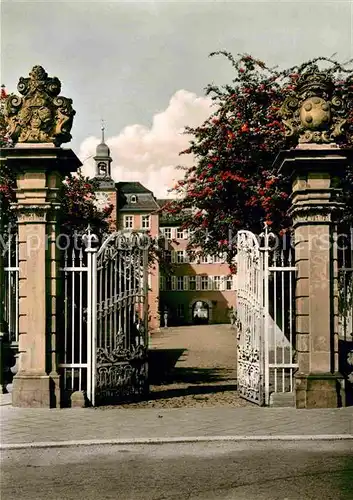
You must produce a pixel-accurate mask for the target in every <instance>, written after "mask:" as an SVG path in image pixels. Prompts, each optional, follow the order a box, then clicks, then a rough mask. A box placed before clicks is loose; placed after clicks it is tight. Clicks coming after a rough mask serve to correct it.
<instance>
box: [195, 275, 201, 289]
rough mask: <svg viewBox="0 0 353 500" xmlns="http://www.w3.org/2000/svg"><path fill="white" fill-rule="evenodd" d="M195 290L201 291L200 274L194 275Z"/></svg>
mask: <svg viewBox="0 0 353 500" xmlns="http://www.w3.org/2000/svg"><path fill="white" fill-rule="evenodd" d="M196 291H197V292H199V291H201V276H196Z"/></svg>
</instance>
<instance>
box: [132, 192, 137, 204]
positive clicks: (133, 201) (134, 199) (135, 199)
mask: <svg viewBox="0 0 353 500" xmlns="http://www.w3.org/2000/svg"><path fill="white" fill-rule="evenodd" d="M130 201H131V203H136V202H137V198H136V196H135V195H134V194H133V195H132V196H131V198H130Z"/></svg>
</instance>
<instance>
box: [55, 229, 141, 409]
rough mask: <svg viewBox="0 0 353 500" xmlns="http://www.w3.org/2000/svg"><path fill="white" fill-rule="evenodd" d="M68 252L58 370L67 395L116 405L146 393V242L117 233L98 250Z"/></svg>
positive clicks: (90, 241) (92, 246)
mask: <svg viewBox="0 0 353 500" xmlns="http://www.w3.org/2000/svg"><path fill="white" fill-rule="evenodd" d="M84 242H85V245H82V246H81V247H80V248H79V249H76V250H75V249H74V250H72V251H71V252H68V251H67V252H66V257H65V265H64V268H63V272H64V274H65V279H64V283H65V311H64V317H65V328H64V332H65V333H64V343H63V349H62V350H61V363H60V365H59V367H60V368H61V371H62V376H63V389H64V393H66V395H70V394H72V393H73V392H75V391H83V392H84V393H85V394H86V396H87V399H88V402H89V403H90V404H92V405H93V406H94V405H99V404H104V403H106V404H107V403H117V402H120V401H127V400H131V398H138V397H141V396H143V395H144V394H145V393H147V392H148V358H147V356H148V240H147V237H146V235H144V234H140V233H130V234H128V233H125V232H121V231H119V232H115V233H113V234H111V235H110V236H109V237H108V238H107V239H106V240H105V241H104V242H103V244H102V245H101V246H100V247H98V240H97V238H96V236H95V235H93V234H91V233H90V232H88V233H87V235H85V237H84Z"/></svg>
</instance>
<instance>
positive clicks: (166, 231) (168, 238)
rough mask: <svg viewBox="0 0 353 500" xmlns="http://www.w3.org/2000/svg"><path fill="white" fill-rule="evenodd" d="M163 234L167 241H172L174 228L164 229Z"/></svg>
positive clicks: (162, 229)
mask: <svg viewBox="0 0 353 500" xmlns="http://www.w3.org/2000/svg"><path fill="white" fill-rule="evenodd" d="M161 232H162V234H163V235H164V237H165V238H167V240H171V239H172V228H171V227H162V228H161ZM167 233H168V234H167Z"/></svg>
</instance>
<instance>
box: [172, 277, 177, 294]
mask: <svg viewBox="0 0 353 500" xmlns="http://www.w3.org/2000/svg"><path fill="white" fill-rule="evenodd" d="M176 289H177V277H176V276H172V290H173V291H175V290H176Z"/></svg>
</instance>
